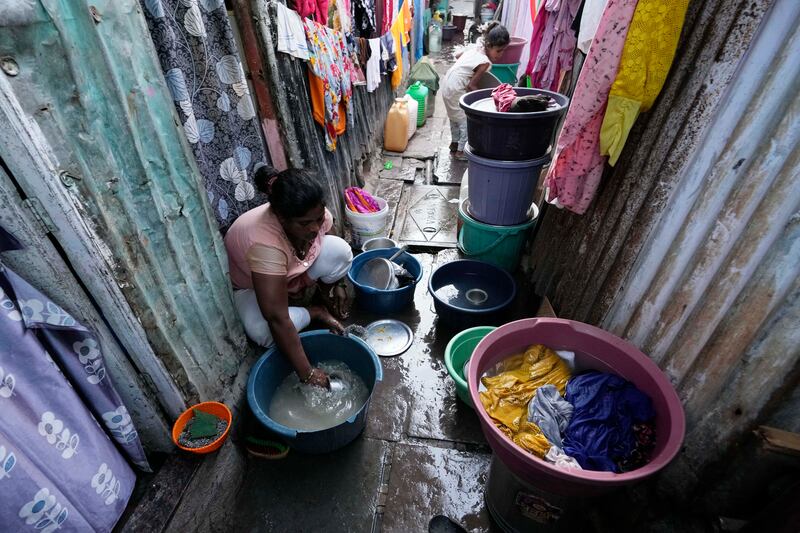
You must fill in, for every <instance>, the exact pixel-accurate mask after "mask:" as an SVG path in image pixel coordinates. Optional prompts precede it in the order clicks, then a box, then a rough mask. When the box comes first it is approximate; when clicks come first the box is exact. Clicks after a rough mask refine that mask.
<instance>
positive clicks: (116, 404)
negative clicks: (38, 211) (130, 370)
mask: <svg viewBox="0 0 800 533" xmlns="http://www.w3.org/2000/svg"><path fill="white" fill-rule="evenodd" d="M0 236H1V237H2V238H0V251H5V250H8V249H14V248H18V247H19V246H18V243H16V241H15V239H13V237H12V236H10V235H9V234H8V233H6V232H5V231H4V230H2V228H0ZM112 439H113V441H112ZM123 454H124V455H123ZM126 457H127V459H128V460H129V461H130V462H131V463H133V464H134V465H136V466H138V467H139V468H141V469H143V470H147V471H149V470H150V467H149V465H148V463H147V458H146V457H145V454H144V450H143V449H142V446H141V443H140V441H139V437H138V435H137V433H136V430H135V428H134V427H133V423H132V422H131V419H130V416H129V415H128V411H127V409H126V408H125V406H124V405H123V403H122V401H121V399H120V397H119V394H118V393H117V392H116V390H115V389H114V385H113V384H112V383H111V378H110V376H109V375H108V374H107V373H106V369H105V365H104V363H103V355H102V352H101V347H100V346H99V344H98V342H97V339H96V338H95V337H94V335H93V334H92V332H91V331H89V330H87V329H86V328H85V327H83V326H82V325H81V324H80V323H78V322H77V321H76V320H75V319H74V318H72V317H71V316H70V315H69V314H68V313H67V312H65V311H64V310H63V309H61V308H60V307H59V306H58V305H56V304H55V303H53V301H51V300H50V299H49V298H47V297H46V296H45V295H43V294H42V293H40V292H39V291H38V290H36V289H35V288H34V287H32V286H31V285H30V284H29V283H27V282H26V281H25V280H24V279H22V278H21V277H20V276H18V275H17V274H16V273H15V272H13V271H11V270H10V269H8V268H7V267H5V266H4V265H3V264H2V262H0V494H2V497H0V531H38V532H42V533H50V532H53V531H56V530H57V529H61V530H64V531H110V530H111V529H112V528H113V527H114V524H116V522H117V520H118V519H119V517H120V516H121V515H122V512H123V511H124V509H125V506H126V505H127V502H128V499H129V498H130V495H131V491H132V490H133V487H134V483H135V482H136V476H135V474H134V472H133V470H132V469H131V467H130V466H129V464H128V461H126Z"/></svg>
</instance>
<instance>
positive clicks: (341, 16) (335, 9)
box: [328, 0, 352, 34]
mask: <svg viewBox="0 0 800 533" xmlns="http://www.w3.org/2000/svg"><path fill="white" fill-rule="evenodd" d="M329 2H330V3H329V4H328V27H329V28H331V29H333V30H335V31H341V32H344V33H346V34H347V33H350V32H351V31H352V22H351V19H350V12H349V8H348V3H347V2H346V0H329Z"/></svg>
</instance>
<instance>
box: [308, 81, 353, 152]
mask: <svg viewBox="0 0 800 533" xmlns="http://www.w3.org/2000/svg"><path fill="white" fill-rule="evenodd" d="M308 92H309V94H310V96H311V116H312V117H313V118H314V121H315V122H316V123H317V124H319V125H320V126H322V127H323V128H324V127H326V125H325V124H326V122H325V80H323V79H322V78H320V77H318V76H317V75H315V74H314V73H313V72H311V70H310V69H309V71H308ZM337 110H338V117H337V119H336V122H334V123H333V133H334V134H335V135H336V136H337V137H338V136H339V135H342V134H343V133H344V132H345V131H346V130H347V107H346V106H345V104H344V102H339V107H338V109H337Z"/></svg>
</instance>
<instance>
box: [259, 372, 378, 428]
mask: <svg viewBox="0 0 800 533" xmlns="http://www.w3.org/2000/svg"><path fill="white" fill-rule="evenodd" d="M317 367H318V368H319V369H321V370H323V371H324V372H325V373H326V374H328V376H330V378H331V382H336V383H338V384H339V385H338V386H335V387H331V389H330V390H328V389H324V388H322V387H317V386H315V385H310V384H306V383H300V378H298V377H297V374H296V373H295V372H292V373H290V374H289V375H288V376H286V379H284V380H283V382H282V383H281V384H280V385H279V386H278V388H277V389H275V394H274V395H273V396H272V402H271V403H270V406H269V417H270V418H271V419H272V420H274V421H275V422H277V423H279V424H282V425H284V426H286V427H289V428H292V429H296V430H299V431H321V430H323V429H329V428H332V427H335V426H338V425H339V424H341V423H342V422H344V421H345V420H347V419H348V418H350V417H351V416H353V415H354V414H356V413H357V412H358V411H359V410H360V409H361V408H362V407H363V406H364V404H365V403H366V402H367V399H368V398H369V390H368V389H367V386H366V385H365V384H364V381H363V380H362V379H361V378H360V377H359V376H358V375H357V374H356V373H354V372H353V371H352V370H350V368H349V367H348V366H347V365H346V364H344V363H343V362H341V361H323V362H321V363H320V364H319V365H317Z"/></svg>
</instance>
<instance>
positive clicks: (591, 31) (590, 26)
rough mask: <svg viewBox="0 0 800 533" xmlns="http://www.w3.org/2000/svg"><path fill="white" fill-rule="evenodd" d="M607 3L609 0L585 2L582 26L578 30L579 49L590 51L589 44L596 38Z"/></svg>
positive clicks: (585, 52) (585, 51) (586, 52)
mask: <svg viewBox="0 0 800 533" xmlns="http://www.w3.org/2000/svg"><path fill="white" fill-rule="evenodd" d="M607 3H608V0H586V1H585V2H584V3H583V14H582V15H581V26H580V29H579V30H578V49H579V50H580V51H581V52H583V53H584V54H588V53H589V46H591V44H592V41H593V40H594V35H595V33H596V32H597V25H598V24H600V18H601V17H602V16H603V10H604V9H605V8H606V4H607Z"/></svg>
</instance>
